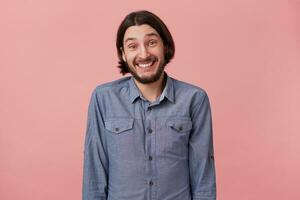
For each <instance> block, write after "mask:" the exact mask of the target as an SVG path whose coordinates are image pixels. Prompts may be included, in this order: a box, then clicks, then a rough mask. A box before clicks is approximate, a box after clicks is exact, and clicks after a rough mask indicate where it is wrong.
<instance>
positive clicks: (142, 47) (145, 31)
mask: <svg viewBox="0 0 300 200" xmlns="http://www.w3.org/2000/svg"><path fill="white" fill-rule="evenodd" d="M122 58H123V60H124V62H126V63H127V65H128V68H129V69H128V70H129V72H130V73H131V74H132V76H133V77H134V78H135V79H136V80H137V81H139V82H140V83H144V84H147V83H153V82H155V81H157V80H158V79H159V78H160V77H161V76H162V74H163V71H164V67H165V59H164V45H163V41H162V39H161V37H160V36H159V34H158V33H157V31H156V30H155V29H153V28H152V27H151V26H149V25H147V24H143V25H139V26H130V27H129V28H128V29H127V30H126V32H125V35H124V39H123V50H122Z"/></svg>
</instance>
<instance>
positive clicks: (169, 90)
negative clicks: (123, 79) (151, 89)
mask: <svg viewBox="0 0 300 200" xmlns="http://www.w3.org/2000/svg"><path fill="white" fill-rule="evenodd" d="M164 74H165V77H164V78H165V79H166V84H165V87H164V89H163V91H162V93H161V95H160V98H159V101H162V100H163V99H164V97H166V98H167V99H168V100H169V101H170V102H172V103H174V85H173V80H172V78H171V77H170V76H169V75H168V74H167V73H166V72H164ZM129 91H130V92H129V98H130V102H131V103H133V102H134V101H135V99H136V98H137V97H140V98H143V97H142V94H141V92H140V90H139V89H138V87H137V86H136V84H135V82H134V78H133V76H131V78H130V80H129Z"/></svg>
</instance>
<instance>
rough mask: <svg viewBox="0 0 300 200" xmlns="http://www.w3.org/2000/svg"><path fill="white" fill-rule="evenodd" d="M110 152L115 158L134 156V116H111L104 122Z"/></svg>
mask: <svg viewBox="0 0 300 200" xmlns="http://www.w3.org/2000/svg"><path fill="white" fill-rule="evenodd" d="M104 125H105V129H106V133H107V134H106V138H107V144H108V147H107V148H108V152H109V155H110V156H113V157H114V158H116V159H113V160H120V159H119V158H122V159H123V160H130V159H133V157H134V152H135V149H134V147H135V146H136V145H135V144H136V134H135V131H134V119H133V118H111V119H108V120H106V121H105V122H104Z"/></svg>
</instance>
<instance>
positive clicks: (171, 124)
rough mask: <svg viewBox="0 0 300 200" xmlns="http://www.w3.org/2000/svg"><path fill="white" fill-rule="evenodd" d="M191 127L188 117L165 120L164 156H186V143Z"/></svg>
mask: <svg viewBox="0 0 300 200" xmlns="http://www.w3.org/2000/svg"><path fill="white" fill-rule="evenodd" d="M192 127H193V126H192V121H191V120H190V119H189V118H183V119H177V118H174V119H169V120H167V121H166V134H164V136H165V138H164V141H165V142H164V143H165V147H164V151H165V153H166V156H170V157H173V156H176V157H180V158H188V143H189V136H190V132H191V129H192Z"/></svg>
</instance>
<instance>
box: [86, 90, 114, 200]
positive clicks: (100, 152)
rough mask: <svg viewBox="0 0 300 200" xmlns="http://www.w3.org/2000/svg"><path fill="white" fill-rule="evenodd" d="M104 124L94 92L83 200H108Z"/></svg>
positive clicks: (87, 133) (87, 138) (87, 134)
mask: <svg viewBox="0 0 300 200" xmlns="http://www.w3.org/2000/svg"><path fill="white" fill-rule="evenodd" d="M103 124H104V123H103V118H102V114H101V110H100V107H99V101H98V99H97V93H96V90H94V91H93V93H92V96H91V100H90V104H89V109H88V119H87V129H86V136H85V144H84V167H83V183H82V199H83V200H107V180H108V177H107V174H108V158H107V154H106V152H105V148H104V146H105V138H104V137H103V135H104V134H103V133H104V132H103V129H104V128H103V127H104V125H103Z"/></svg>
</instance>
